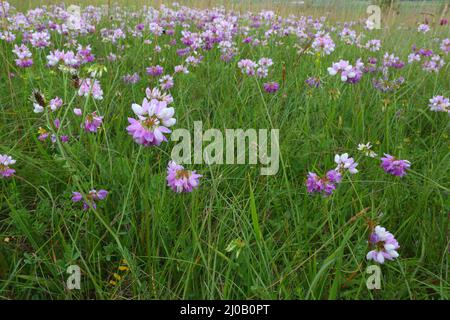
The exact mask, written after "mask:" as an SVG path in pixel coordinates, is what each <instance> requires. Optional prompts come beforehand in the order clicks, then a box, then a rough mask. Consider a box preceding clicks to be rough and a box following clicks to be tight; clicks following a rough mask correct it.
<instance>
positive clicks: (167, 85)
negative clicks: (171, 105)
mask: <svg viewBox="0 0 450 320" xmlns="http://www.w3.org/2000/svg"><path fill="white" fill-rule="evenodd" d="M159 83H160V84H161V88H162V89H163V90H169V89H171V88H172V87H173V78H172V77H171V76H169V75H165V76H163V77H162V78H161V79H159Z"/></svg>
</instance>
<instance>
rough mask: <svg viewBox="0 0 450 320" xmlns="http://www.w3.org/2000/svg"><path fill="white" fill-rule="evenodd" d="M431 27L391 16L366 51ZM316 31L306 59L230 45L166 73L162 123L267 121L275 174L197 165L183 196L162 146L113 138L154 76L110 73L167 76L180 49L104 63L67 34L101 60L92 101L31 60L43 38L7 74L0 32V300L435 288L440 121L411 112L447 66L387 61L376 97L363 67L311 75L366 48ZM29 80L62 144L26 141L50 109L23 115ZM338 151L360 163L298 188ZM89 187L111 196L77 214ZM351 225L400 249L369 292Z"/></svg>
mask: <svg viewBox="0 0 450 320" xmlns="http://www.w3.org/2000/svg"><path fill="white" fill-rule="evenodd" d="M107 24H108V22H107V21H104V22H102V25H101V26H99V27H98V30H100V28H101V27H106V26H107ZM437 30H438V31H437ZM439 30H441V31H439ZM445 30H447V31H448V28H447V29H438V28H436V29H433V31H432V32H433V35H432V36H429V35H426V36H425V35H420V34H418V33H417V32H415V28H414V29H407V30H397V29H396V28H395V26H394V27H391V28H390V29H389V30H386V29H384V30H380V31H374V32H373V33H371V34H370V36H368V37H367V39H371V38H379V39H381V40H382V41H383V49H382V50H381V51H380V52H378V53H372V54H371V55H372V56H376V57H378V58H380V59H381V58H382V55H383V54H384V52H385V51H388V52H395V54H396V55H398V56H400V57H401V58H402V59H403V60H406V56H407V54H408V53H409V51H410V47H411V45H412V44H414V43H415V44H417V45H418V46H419V47H425V46H434V47H436V46H437V44H436V43H433V42H432V40H431V39H432V38H433V37H440V38H442V37H445V32H446V31H445ZM178 31H179V30H178ZM439 32H441V33H439ZM178 37H179V36H178ZM447 37H448V33H447ZM333 39H334V40H335V42H336V50H335V52H334V53H333V54H332V55H331V56H327V57H324V58H321V59H320V60H318V61H316V57H315V56H313V55H301V56H300V55H298V54H297V49H296V48H295V47H294V46H293V45H294V44H295V43H296V39H295V37H288V38H283V40H282V41H283V42H284V45H283V46H276V45H275V44H274V43H270V44H269V45H268V46H266V47H250V46H244V45H239V47H240V52H239V55H238V56H237V57H235V59H234V60H233V62H231V63H229V64H225V63H223V62H222V61H221V60H220V54H219V52H218V50H216V49H214V50H211V51H208V52H203V53H202V54H203V55H204V61H203V62H202V63H201V64H200V65H199V66H198V67H196V68H193V69H191V72H190V74H188V75H177V76H176V77H175V86H174V88H173V89H172V90H171V93H172V95H173V98H174V107H175V109H176V118H177V125H176V128H187V129H189V130H190V131H191V132H192V130H193V123H194V121H197V120H201V121H203V130H206V129H208V128H219V129H221V130H222V129H225V128H243V129H246V128H256V129H260V128H261V129H266V128H271V127H272V126H273V127H274V128H278V129H279V130H280V153H281V159H280V170H279V172H278V174H277V175H275V176H261V175H259V167H258V166H251V165H211V166H207V165H190V166H188V167H189V169H194V170H197V172H199V173H201V174H203V176H204V177H203V178H202V180H201V185H200V188H199V189H198V190H196V191H194V192H192V193H190V194H175V193H173V192H172V191H171V190H170V189H169V188H168V187H167V186H166V181H165V178H166V166H167V162H168V161H169V160H170V152H171V150H172V147H173V146H174V143H173V142H169V143H165V144H163V145H162V146H161V147H153V148H142V147H139V146H138V145H137V144H135V143H134V142H133V141H132V139H131V137H130V136H128V135H127V132H126V131H125V127H126V126H127V117H128V116H131V115H132V111H131V103H133V102H137V103H139V102H140V101H142V98H143V97H144V95H145V93H144V90H145V88H146V87H147V86H151V87H153V86H154V85H155V84H156V82H155V80H153V79H150V78H149V77H146V76H143V77H142V78H143V80H141V81H140V82H139V83H138V84H137V85H134V86H129V85H125V84H123V82H122V80H121V77H122V76H123V75H124V74H127V73H133V72H135V71H137V72H140V73H141V75H142V74H143V71H144V70H145V67H147V66H150V65H154V64H158V63H159V64H161V65H162V66H164V67H165V68H166V70H170V71H171V70H173V67H174V66H175V65H177V64H180V63H181V61H182V60H181V59H182V58H180V57H178V56H177V55H176V52H175V51H176V48H179V45H178V46H176V47H175V48H173V47H172V48H170V49H166V48H165V47H164V44H166V43H167V39H165V38H161V39H159V40H158V41H159V44H160V45H161V46H162V47H163V48H164V49H163V53H162V54H161V55H157V54H155V53H154V52H153V51H152V49H151V48H152V45H150V46H149V45H145V44H143V43H142V41H140V40H139V39H134V38H132V37H128V38H127V39H126V40H125V41H123V44H124V45H125V46H126V51H125V52H123V53H120V54H121V55H122V58H121V59H119V60H118V62H116V63H110V62H108V61H107V60H105V59H104V58H105V56H106V55H107V54H108V53H109V52H117V48H115V47H114V46H112V45H111V44H110V43H103V42H101V41H99V36H98V33H97V34H96V35H89V36H87V37H85V38H80V40H79V41H80V43H83V44H91V45H92V47H93V53H94V54H95V55H96V58H97V59H96V63H100V64H102V65H104V66H106V68H107V72H106V73H104V75H103V76H102V77H101V79H100V81H101V84H102V88H103V91H104V93H105V94H104V99H103V100H102V101H100V102H99V101H94V100H92V99H89V100H86V99H85V98H83V97H78V96H77V94H76V90H75V89H74V88H73V87H72V86H71V83H70V79H69V77H68V76H67V75H64V74H62V73H61V72H59V71H56V72H52V71H50V70H49V69H48V68H45V67H44V65H45V62H46V61H45V52H48V49H45V50H44V52H39V51H38V50H36V49H33V57H34V66H33V67H32V68H30V69H27V70H20V69H17V68H16V66H15V64H14V61H13V59H14V56H13V53H12V51H11V50H12V49H13V45H12V44H8V43H6V42H4V41H1V42H0V51H1V61H2V62H1V66H2V67H1V69H2V70H4V71H5V70H6V71H8V70H9V71H10V72H13V73H15V74H16V76H15V77H12V78H11V82H9V80H8V77H7V73H6V72H2V73H1V74H0V80H1V81H0V93H1V94H0V103H1V105H0V107H1V113H0V139H1V144H0V154H4V153H7V154H10V155H12V156H13V158H15V159H17V164H16V165H15V166H14V168H15V169H16V171H17V176H16V177H14V178H12V179H9V180H5V179H2V180H0V191H1V192H0V241H1V244H0V298H3V299H17V298H23V299H44V298H49V299H92V298H96V299H130V298H133V299H449V298H450V284H449V277H448V264H449V258H448V250H449V233H448V224H449V217H448V212H449V209H450V201H449V191H450V183H449V182H450V179H449V178H450V174H449V173H450V172H449V168H450V152H449V151H450V140H449V118H448V116H446V115H445V114H443V113H433V112H430V111H429V110H428V107H427V105H428V100H429V99H430V98H431V97H432V96H433V95H438V94H440V95H444V96H447V97H448V96H449V95H450V87H449V83H450V72H449V65H448V63H447V64H446V66H445V67H444V68H443V69H442V70H441V72H440V73H439V74H429V73H425V72H424V71H422V70H421V68H420V66H419V65H417V64H416V65H412V66H406V67H405V69H403V70H400V71H398V75H402V76H404V77H405V78H406V83H405V85H404V86H403V87H402V88H401V89H400V90H399V91H397V92H394V93H387V94H382V93H380V92H378V91H376V90H375V89H374V88H373V87H372V84H371V78H372V77H371V76H370V75H365V76H364V77H363V79H362V81H361V83H359V84H357V85H354V86H351V85H347V84H343V83H341V82H340V80H339V79H338V77H329V76H327V72H326V68H327V67H329V66H330V65H331V64H332V62H335V61H337V60H339V59H340V58H343V59H347V60H350V62H351V63H354V62H355V61H356V59H357V58H359V57H362V58H363V59H364V60H365V59H366V58H367V57H368V56H369V53H368V52H367V51H365V50H360V49H357V48H355V47H354V46H346V45H345V44H343V43H342V42H340V41H337V37H336V35H334V34H333ZM52 41H53V42H54V43H56V44H57V45H56V46H57V48H63V46H62V45H63V38H62V37H61V36H58V35H55V34H53V35H52ZM261 57H270V58H272V59H273V60H274V62H275V64H274V66H273V67H272V68H271V71H270V76H269V79H270V80H273V81H278V82H279V83H280V84H282V86H281V89H280V91H279V92H278V93H276V94H275V95H268V94H266V93H264V92H262V91H261V90H262V88H261V87H262V82H261V81H256V80H255V79H253V78H249V77H245V76H243V75H241V73H240V71H239V70H238V68H237V66H236V65H237V61H239V59H243V58H250V59H253V60H258V59H259V58H261ZM150 58H152V61H150V60H149V59H150ZM163 58H164V61H163ZM446 59H447V60H446V61H448V57H447V58H446ZM283 65H285V66H286V71H287V72H286V81H285V82H283V79H282V66H283ZM83 72H84V74H86V70H85V69H84V71H83ZM310 75H322V76H324V84H323V87H322V88H319V89H315V90H309V89H307V88H306V86H305V84H304V80H305V79H306V78H307V77H308V76H310ZM33 88H40V89H41V90H42V91H44V92H45V94H46V96H47V97H54V96H57V95H58V96H60V97H62V98H63V100H64V103H65V105H64V107H63V108H62V109H60V111H58V114H57V116H58V117H59V118H60V119H66V124H67V121H70V125H68V126H67V127H65V128H64V130H65V133H70V135H71V137H72V139H71V142H70V143H69V144H64V145H63V144H54V145H52V144H51V143H50V142H46V143H42V142H40V141H38V140H37V136H38V134H37V131H38V128H39V127H46V126H47V125H48V123H49V122H50V121H51V119H50V118H46V117H45V116H42V114H40V115H36V114H34V113H33V108H32V103H31V102H30V99H29V97H30V95H31V92H32V90H33ZM75 107H81V108H84V109H86V110H87V111H89V112H92V111H95V110H98V111H99V114H101V115H102V116H104V125H103V126H102V129H101V130H100V132H99V133H98V134H96V135H92V134H86V133H84V132H83V131H82V130H81V129H80V127H79V122H80V119H79V118H76V117H74V116H73V114H72V109H73V108H75ZM55 116H56V115H55V114H51V115H50V117H55ZM367 141H371V142H372V143H373V144H374V150H375V151H376V152H377V153H379V154H382V153H383V152H386V153H389V154H392V155H395V156H398V157H399V158H401V159H408V160H410V161H411V162H412V167H411V171H410V172H409V173H408V175H407V176H406V177H404V178H403V179H400V178H396V177H393V176H390V175H387V174H385V173H384V172H383V170H382V169H381V168H380V165H379V160H377V159H371V158H367V157H364V156H363V155H361V154H359V153H358V151H357V150H356V146H357V144H358V143H362V142H364V143H365V142H367ZM343 152H349V153H350V154H351V155H352V156H354V157H355V160H356V161H357V162H359V167H358V168H359V169H360V173H358V174H357V175H355V176H351V177H350V176H346V177H345V178H344V182H343V183H342V184H341V185H340V186H339V187H338V188H337V190H336V192H335V193H334V194H333V196H331V197H329V198H323V197H320V196H311V195H308V194H307V192H306V188H305V186H304V181H305V178H306V174H307V173H308V171H316V172H319V173H324V172H326V170H327V169H328V168H333V167H334V163H333V158H334V155H335V154H336V153H343ZM92 188H96V189H100V188H104V189H107V190H108V191H110V194H109V196H108V198H107V200H106V201H103V202H101V203H100V204H99V208H98V210H90V211H87V212H84V211H81V209H80V206H79V205H78V204H73V203H72V202H71V200H70V198H71V192H72V191H77V190H83V191H85V192H86V191H88V190H90V189H92ZM358 213H359V214H358ZM368 220H372V221H374V222H377V223H379V224H381V225H383V226H385V227H386V228H387V229H388V230H389V231H391V232H392V233H393V234H394V235H395V236H396V238H397V239H398V241H399V243H400V246H401V248H400V250H399V253H400V257H399V259H397V260H396V261H393V262H388V263H386V264H385V265H383V266H382V289H381V290H377V291H370V290H368V289H367V288H366V284H365V283H366V278H367V275H366V273H365V269H366V266H367V265H369V264H370V263H367V262H366V260H365V255H366V253H367V237H368V232H369V225H368V223H367V221H368ZM5 238H9V239H10V241H9V242H5V241H4V239H5ZM236 239H238V240H240V241H241V242H240V243H242V248H241V249H240V254H239V255H238V256H237V257H236V251H232V252H228V251H227V250H226V248H227V247H228V245H229V244H230V243H231V242H232V241H233V240H236ZM122 259H126V260H127V261H128V265H129V269H130V271H128V272H119V273H120V274H121V275H122V276H123V279H122V280H121V281H118V284H117V285H116V286H114V285H111V284H109V280H111V279H112V274H113V273H115V272H118V271H117V268H118V266H119V265H120V261H121V260H122ZM72 264H77V265H79V266H80V268H81V269H82V278H81V290H67V289H66V288H65V281H66V279H67V277H68V276H69V275H68V274H67V273H66V268H67V267H68V266H69V265H72Z"/></svg>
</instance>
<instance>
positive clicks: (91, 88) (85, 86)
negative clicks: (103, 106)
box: [78, 78, 103, 100]
mask: <svg viewBox="0 0 450 320" xmlns="http://www.w3.org/2000/svg"><path fill="white" fill-rule="evenodd" d="M90 94H92V97H93V98H94V99H96V100H102V99H103V90H102V88H101V87H100V82H99V81H98V80H92V79H90V78H87V79H83V80H81V85H80V88H79V89H78V95H79V96H85V97H88V96H89V95H90Z"/></svg>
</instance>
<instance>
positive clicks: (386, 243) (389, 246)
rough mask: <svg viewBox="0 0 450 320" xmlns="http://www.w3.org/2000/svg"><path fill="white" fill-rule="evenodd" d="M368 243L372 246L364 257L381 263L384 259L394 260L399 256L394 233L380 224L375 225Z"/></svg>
mask: <svg viewBox="0 0 450 320" xmlns="http://www.w3.org/2000/svg"><path fill="white" fill-rule="evenodd" d="M369 244H370V245H371V246H373V247H374V249H373V250H371V251H369V252H368V253H367V256H366V259H367V260H373V261H375V262H378V263H380V264H383V263H384V262H385V260H394V259H395V258H397V257H398V256H399V254H398V252H397V251H396V250H397V249H398V248H400V246H399V244H398V242H397V240H396V239H395V237H394V235H393V234H392V233H390V232H389V231H387V230H386V229H385V228H383V227H381V226H379V225H378V226H376V227H375V230H374V232H373V233H372V234H371V235H370V240H369Z"/></svg>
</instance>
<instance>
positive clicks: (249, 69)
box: [238, 58, 273, 78]
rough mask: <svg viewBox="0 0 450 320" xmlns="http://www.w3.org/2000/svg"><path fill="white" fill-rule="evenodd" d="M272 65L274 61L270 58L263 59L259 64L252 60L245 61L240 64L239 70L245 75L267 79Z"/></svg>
mask: <svg viewBox="0 0 450 320" xmlns="http://www.w3.org/2000/svg"><path fill="white" fill-rule="evenodd" d="M272 65H273V61H272V59H270V58H261V59H259V61H258V62H254V61H252V60H250V59H243V60H240V61H239V62H238V68H239V69H241V72H242V73H243V74H246V75H249V76H254V75H256V76H257V77H258V78H266V77H267V75H268V74H269V67H270V66H272Z"/></svg>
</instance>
